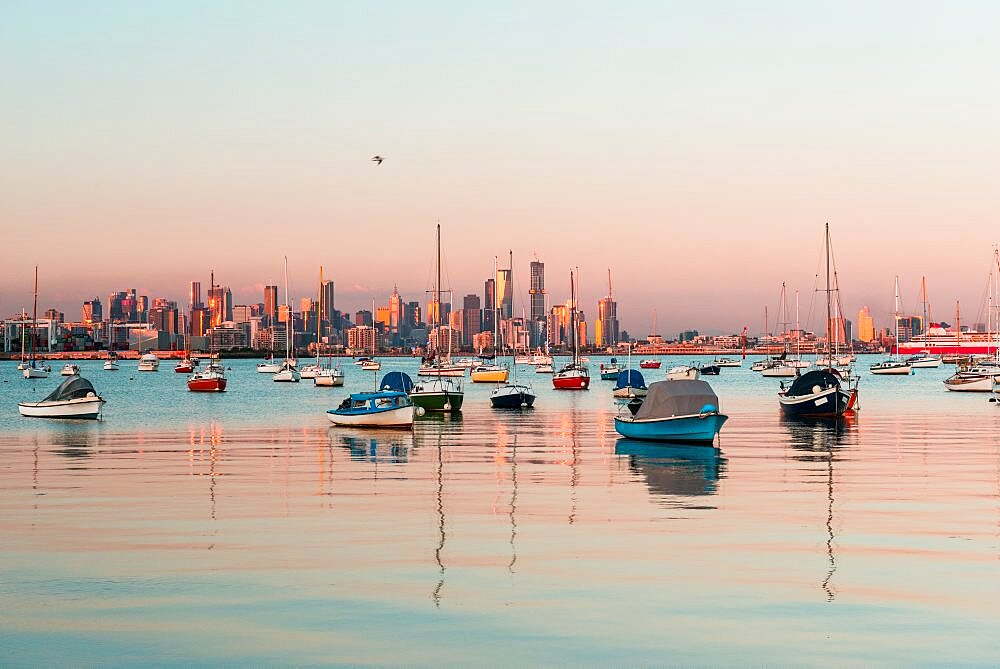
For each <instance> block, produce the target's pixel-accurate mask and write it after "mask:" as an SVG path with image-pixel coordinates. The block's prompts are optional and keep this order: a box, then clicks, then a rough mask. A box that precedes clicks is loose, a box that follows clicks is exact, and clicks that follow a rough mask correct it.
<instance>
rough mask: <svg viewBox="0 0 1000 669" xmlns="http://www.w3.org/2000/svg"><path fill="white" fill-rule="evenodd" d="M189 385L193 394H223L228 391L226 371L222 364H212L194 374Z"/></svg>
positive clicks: (189, 380)
mask: <svg viewBox="0 0 1000 669" xmlns="http://www.w3.org/2000/svg"><path fill="white" fill-rule="evenodd" d="M187 384H188V390H190V391H191V392H193V393H221V392H222V391H224V390H225V389H226V370H225V368H224V367H223V366H222V365H220V364H217V363H214V362H213V363H210V364H209V365H208V367H206V368H205V369H204V370H203V371H200V372H195V373H194V374H192V375H191V378H189V379H188V382H187Z"/></svg>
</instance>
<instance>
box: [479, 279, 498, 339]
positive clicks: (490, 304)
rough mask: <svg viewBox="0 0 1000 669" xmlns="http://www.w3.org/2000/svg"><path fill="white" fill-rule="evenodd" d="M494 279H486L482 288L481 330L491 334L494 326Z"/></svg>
mask: <svg viewBox="0 0 1000 669" xmlns="http://www.w3.org/2000/svg"><path fill="white" fill-rule="evenodd" d="M495 299H496V279H486V284H485V285H484V286H483V321H482V323H483V326H482V327H483V330H484V331H486V332H493V328H494V327H495V325H496V309H497V307H496V301H495Z"/></svg>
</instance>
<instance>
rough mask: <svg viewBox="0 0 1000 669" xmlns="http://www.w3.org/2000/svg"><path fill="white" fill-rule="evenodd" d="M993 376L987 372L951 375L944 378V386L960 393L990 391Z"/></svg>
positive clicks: (991, 390)
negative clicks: (971, 374)
mask: <svg viewBox="0 0 1000 669" xmlns="http://www.w3.org/2000/svg"><path fill="white" fill-rule="evenodd" d="M994 380H995V377H993V376H990V375H988V374H985V375H976V376H966V377H962V376H957V375H956V376H953V377H951V378H949V379H945V381H944V387H945V388H947V389H948V390H952V391H954V392H960V393H991V392H993V384H994Z"/></svg>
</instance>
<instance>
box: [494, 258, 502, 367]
mask: <svg viewBox="0 0 1000 669" xmlns="http://www.w3.org/2000/svg"><path fill="white" fill-rule="evenodd" d="M499 267H500V261H499V259H498V257H497V256H493V359H494V361H495V360H496V357H497V352H498V351H499V350H500V314H501V309H500V304H499V299H500V287H499V286H498V285H497V283H498V282H497V269H498V268H499ZM494 364H496V363H495V362H494Z"/></svg>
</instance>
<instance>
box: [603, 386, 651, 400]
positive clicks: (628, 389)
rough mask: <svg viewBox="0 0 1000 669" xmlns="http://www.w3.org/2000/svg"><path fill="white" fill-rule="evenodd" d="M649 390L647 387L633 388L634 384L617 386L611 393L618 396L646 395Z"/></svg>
mask: <svg viewBox="0 0 1000 669" xmlns="http://www.w3.org/2000/svg"><path fill="white" fill-rule="evenodd" d="M647 392H648V390H647V389H646V388H633V387H632V386H625V387H624V388H615V389H614V390H613V391H611V395H612V396H613V397H618V398H628V397H645V396H646V393H647Z"/></svg>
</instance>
